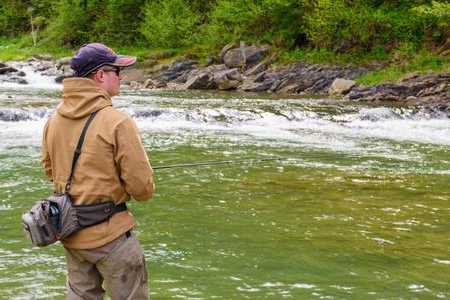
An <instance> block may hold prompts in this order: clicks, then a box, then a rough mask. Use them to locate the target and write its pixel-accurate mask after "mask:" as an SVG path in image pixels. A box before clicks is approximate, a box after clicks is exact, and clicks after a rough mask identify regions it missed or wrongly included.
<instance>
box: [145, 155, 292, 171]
mask: <svg viewBox="0 0 450 300" xmlns="http://www.w3.org/2000/svg"><path fill="white" fill-rule="evenodd" d="M287 159H289V158H282V157H269V158H258V159H235V160H210V161H202V162H192V163H183V164H173V165H165V166H155V167H152V169H153V170H162V169H173V168H187V167H204V166H210V165H223V164H239V163H246V164H252V163H260V162H264V161H276V160H287Z"/></svg>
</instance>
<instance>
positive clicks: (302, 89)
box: [0, 44, 450, 116]
mask: <svg viewBox="0 0 450 300" xmlns="http://www.w3.org/2000/svg"><path fill="white" fill-rule="evenodd" d="M274 60H275V57H274V56H273V55H271V54H270V51H269V49H268V48H264V47H258V46H255V45H235V44H229V45H226V46H225V47H224V48H223V49H222V51H221V52H220V53H219V55H218V57H217V58H211V59H210V60H209V62H208V63H207V64H206V65H204V66H200V65H199V63H198V62H197V61H195V60H192V59H178V60H176V61H174V62H172V63H170V64H158V63H156V62H153V63H148V62H144V63H143V64H141V66H138V69H131V70H127V71H125V72H124V76H123V83H124V84H127V85H129V86H130V87H131V88H134V89H168V90H189V89H209V90H214V89H216V90H238V91H243V92H269V93H279V94H293V95H320V96H331V97H335V98H342V99H344V100H347V101H371V102H379V101H392V102H400V103H404V104H410V105H419V106H425V107H427V108H429V109H430V110H433V111H440V112H445V113H446V114H447V115H449V116H450V74H449V73H443V74H442V73H441V74H438V73H429V74H426V75H419V74H410V75H409V76H408V77H406V78H403V79H402V80H400V81H398V82H395V83H385V84H380V85H376V86H360V85H358V84H357V83H356V82H355V81H353V80H354V79H355V78H357V77H359V76H361V75H363V74H365V73H366V72H368V71H369V70H368V69H367V68H363V67H352V66H329V65H318V64H307V63H304V62H297V63H293V64H290V65H286V66H274V65H272V62H273V61H274ZM68 62H69V59H68V58H65V59H61V60H57V61H54V60H52V58H51V57H49V56H37V57H33V58H31V59H29V60H28V61H27V62H23V63H19V64H15V65H14V67H12V66H10V65H8V64H5V63H0V82H2V81H3V82H15V83H19V84H27V82H26V80H25V79H24V76H25V74H24V72H22V71H21V67H22V66H24V65H27V66H29V67H31V68H32V69H33V70H35V71H37V72H40V73H41V74H42V75H47V76H54V77H55V78H56V79H55V80H56V81H57V82H61V81H62V79H63V78H64V77H68V76H71V70H70V67H69V65H68ZM149 65H150V66H149Z"/></svg>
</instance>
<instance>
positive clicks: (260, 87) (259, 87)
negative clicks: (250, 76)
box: [239, 79, 274, 92]
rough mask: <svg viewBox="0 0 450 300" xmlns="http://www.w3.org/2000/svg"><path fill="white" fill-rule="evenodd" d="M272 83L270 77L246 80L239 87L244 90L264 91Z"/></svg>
mask: <svg viewBox="0 0 450 300" xmlns="http://www.w3.org/2000/svg"><path fill="white" fill-rule="evenodd" d="M273 84H274V81H273V80H270V79H267V80H264V81H263V82H254V81H253V82H252V81H247V82H244V84H242V85H241V86H240V87H239V89H240V90H242V91H244V92H265V91H268V90H269V89H271V87H272V85H273Z"/></svg>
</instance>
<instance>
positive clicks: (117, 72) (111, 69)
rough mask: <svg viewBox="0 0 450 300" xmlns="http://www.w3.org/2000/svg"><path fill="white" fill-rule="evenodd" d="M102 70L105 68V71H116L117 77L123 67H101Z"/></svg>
mask: <svg viewBox="0 0 450 300" xmlns="http://www.w3.org/2000/svg"><path fill="white" fill-rule="evenodd" d="M101 70H103V72H114V73H116V75H117V77H119V76H120V71H121V69H120V68H118V67H116V68H101Z"/></svg>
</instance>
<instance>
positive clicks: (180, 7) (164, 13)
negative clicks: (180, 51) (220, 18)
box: [140, 0, 199, 48]
mask: <svg viewBox="0 0 450 300" xmlns="http://www.w3.org/2000/svg"><path fill="white" fill-rule="evenodd" d="M198 23H199V17H198V15H196V14H195V13H194V12H193V11H192V10H191V8H190V7H189V6H188V5H187V3H186V2H185V1H183V0H165V1H151V2H149V3H148V4H147V5H146V7H145V17H144V21H143V23H142V26H141V28H140V32H141V33H142V34H143V35H144V37H145V38H146V41H147V43H148V44H149V45H150V46H152V47H169V48H179V47H184V46H188V45H190V44H192V43H193V35H194V32H195V28H196V27H197V26H198Z"/></svg>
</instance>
